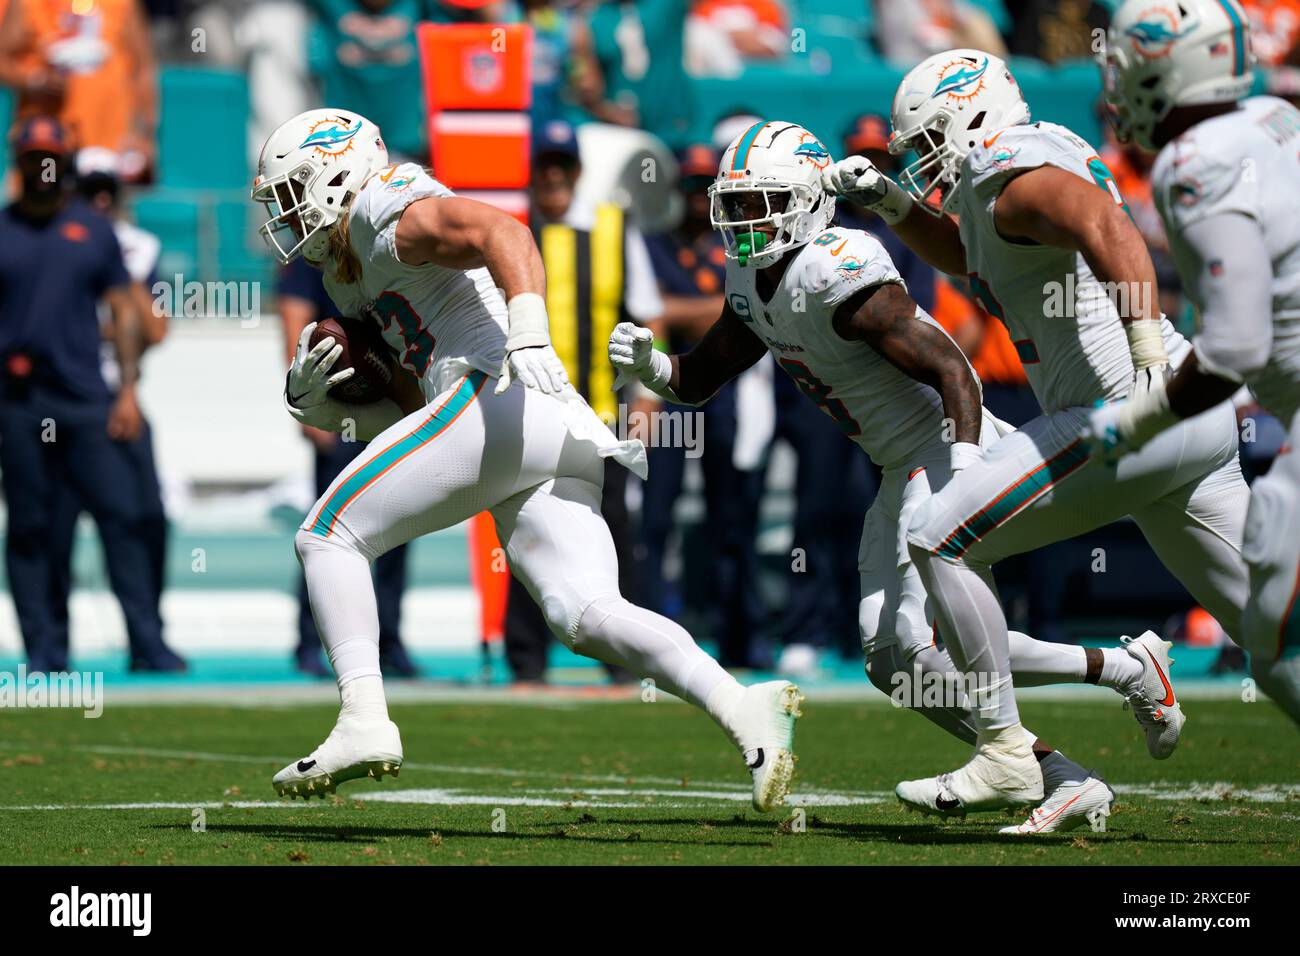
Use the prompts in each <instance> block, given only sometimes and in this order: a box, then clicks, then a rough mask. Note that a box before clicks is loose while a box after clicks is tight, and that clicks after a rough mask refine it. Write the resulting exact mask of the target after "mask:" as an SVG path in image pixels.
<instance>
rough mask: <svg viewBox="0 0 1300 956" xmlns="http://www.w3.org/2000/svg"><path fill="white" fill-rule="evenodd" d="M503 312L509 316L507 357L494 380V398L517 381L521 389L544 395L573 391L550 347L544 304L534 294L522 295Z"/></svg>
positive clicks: (565, 373) (562, 364)
mask: <svg viewBox="0 0 1300 956" xmlns="http://www.w3.org/2000/svg"><path fill="white" fill-rule="evenodd" d="M506 309H507V311H508V312H509V317H508V318H509V331H508V332H507V333H506V357H505V359H504V360H502V362H501V373H500V375H498V376H497V387H496V394H498V395H500V394H501V393H502V392H504V391H505V390H506V389H508V388H509V387H510V383H511V382H513V381H514V380H515V379H516V378H518V379H519V382H520V384H522V385H523V386H524V388H534V389H536V390H537V391H539V392H544V393H545V394H547V395H555V394H558V393H560V392H563V391H564V390H565V389H571V388H573V386H572V385H570V384H569V373H568V372H566V371H565V370H564V363H563V362H561V361H560V357H559V356H558V355H556V354H555V349H554V348H552V347H551V333H550V320H549V319H548V318H547V315H546V300H545V299H543V298H542V297H541V296H540V295H538V294H537V293H535V292H521V293H519V294H518V295H516V296H514V297H513V298H512V299H511V300H510V301H509V302H507V303H506Z"/></svg>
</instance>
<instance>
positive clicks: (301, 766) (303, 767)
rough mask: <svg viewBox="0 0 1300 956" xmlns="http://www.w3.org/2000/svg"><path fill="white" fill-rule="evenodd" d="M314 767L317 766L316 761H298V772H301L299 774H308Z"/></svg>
mask: <svg viewBox="0 0 1300 956" xmlns="http://www.w3.org/2000/svg"><path fill="white" fill-rule="evenodd" d="M314 766H316V761H314V760H299V761H298V772H299V773H306V772H307V771H308V770H310V769H311V768H312V767H314Z"/></svg>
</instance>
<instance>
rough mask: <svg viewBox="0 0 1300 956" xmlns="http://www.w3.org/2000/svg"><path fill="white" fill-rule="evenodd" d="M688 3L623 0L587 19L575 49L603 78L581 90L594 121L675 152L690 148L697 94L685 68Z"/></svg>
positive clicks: (680, 0)
mask: <svg viewBox="0 0 1300 956" xmlns="http://www.w3.org/2000/svg"><path fill="white" fill-rule="evenodd" d="M689 10H690V3H689V2H688V0H621V2H608V3H601V4H598V5H597V6H595V7H594V8H592V9H591V10H590V12H589V13H588V14H587V24H588V31H587V33H586V34H585V35H583V36H581V37H580V38H579V40H580V42H579V43H577V44H575V47H576V53H577V54H578V55H586V54H587V53H588V52H590V53H591V54H592V55H594V57H595V61H596V62H597V63H598V64H599V69H600V75H599V79H598V80H597V78H596V77H590V78H587V83H586V85H585V86H583V87H581V88H580V93H581V94H582V97H583V101H582V104H581V105H582V106H583V107H584V108H585V109H587V110H589V111H590V112H591V113H592V115H593V116H595V118H597V119H599V120H601V121H603V122H606V123H617V124H619V125H621V126H636V127H640V128H641V129H644V130H647V131H649V132H651V133H653V134H654V135H655V136H658V137H659V138H660V139H662V140H663V141H664V142H665V143H666V144H667V145H668V147H669V148H670V149H682V148H684V147H685V146H686V145H687V144H688V140H689V136H690V129H691V124H692V122H693V120H694V118H695V111H696V103H695V93H694V88H693V87H692V85H691V82H690V78H689V77H688V76H687V75H686V71H685V69H684V68H683V63H684V56H685V43H686V40H685V34H686V15H687V13H688V12H689Z"/></svg>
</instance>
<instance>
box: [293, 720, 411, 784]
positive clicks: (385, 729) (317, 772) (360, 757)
mask: <svg viewBox="0 0 1300 956" xmlns="http://www.w3.org/2000/svg"><path fill="white" fill-rule="evenodd" d="M401 768H402V738H401V735H400V734H399V733H398V731H397V725H396V724H395V723H393V722H392V721H391V720H385V719H379V720H375V719H363V718H360V717H346V716H342V715H340V717H339V720H338V723H336V724H335V725H334V729H333V730H331V731H330V735H329V736H328V737H326V738H325V742H324V743H323V744H321V745H320V746H319V747H317V748H316V749H315V750H313V751H312V752H311V753H310V754H308V755H307V756H306V757H303V758H302V759H301V760H298V761H295V762H294V763H291V764H289V766H287V767H285V768H284V769H283V770H281V771H280V772H279V773H277V774H276V775H275V777H274V778H273V779H272V781H271V782H272V783H273V784H274V785H275V792H276V793H278V794H279V795H280V796H282V797H289V798H290V799H293V798H294V797H302V798H303V799H304V800H308V799H310V798H312V797H314V796H317V795H319V796H320V797H321V799H322V800H323V799H324V798H325V794H327V793H333V792H334V788H335V787H337V786H338V785H339V784H340V783H343V782H344V781H347V780H355V779H356V778H358V777H374V778H375V779H376V780H378V779H379V778H381V777H382V776H383V775H384V774H386V773H391V774H392V775H393V776H394V777H396V776H397V772H398V771H399V770H400V769H401Z"/></svg>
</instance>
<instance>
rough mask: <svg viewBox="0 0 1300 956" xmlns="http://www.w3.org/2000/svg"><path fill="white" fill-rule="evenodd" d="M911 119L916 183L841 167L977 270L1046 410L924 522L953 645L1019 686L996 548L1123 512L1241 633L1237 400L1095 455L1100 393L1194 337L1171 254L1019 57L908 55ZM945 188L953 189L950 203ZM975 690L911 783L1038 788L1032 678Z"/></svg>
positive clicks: (956, 790) (1157, 660)
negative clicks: (997, 690)
mask: <svg viewBox="0 0 1300 956" xmlns="http://www.w3.org/2000/svg"><path fill="white" fill-rule="evenodd" d="M893 127H894V132H893V136H892V138H891V141H890V151H891V152H895V153H899V154H902V153H905V152H908V151H915V153H916V154H917V159H916V160H915V161H914V162H913V163H911V164H910V165H909V166H908V167H907V168H906V169H905V170H904V173H903V176H902V180H903V183H902V185H899V184H897V183H894V182H893V181H892V180H890V179H888V178H887V177H885V176H883V175H882V174H881V173H880V172H879V171H878V170H876V169H875V168H874V167H873V166H872V165H871V163H870V162H869V161H868V160H866V159H865V158H862V157H851V158H849V159H846V160H843V161H842V162H841V163H839V164H837V165H836V166H835V167H833V168H832V169H831V170H829V171H828V175H827V181H828V185H829V186H830V187H831V188H832V190H833V191H835V192H838V193H840V194H842V195H846V196H848V197H849V198H851V199H853V200H854V201H857V202H858V203H860V204H862V205H865V206H868V207H870V208H873V209H875V210H876V211H877V212H879V213H880V214H881V215H882V216H883V217H884V218H885V219H886V220H887V221H888V222H890V223H891V224H893V226H894V229H895V231H896V232H897V233H898V235H899V236H900V237H901V238H902V239H903V240H904V241H905V242H907V243H908V244H909V245H910V246H911V247H912V248H914V249H915V250H916V251H917V252H918V253H920V254H921V255H922V256H924V257H925V258H926V259H927V261H929V262H930V263H931V264H932V265H934V266H935V267H937V268H940V269H942V270H943V271H945V272H948V273H950V274H953V275H960V276H969V277H970V281H971V283H972V286H973V287H974V289H975V291H976V294H977V295H978V297H979V298H980V300H981V301H982V304H983V305H984V307H985V308H986V309H987V310H988V311H989V312H990V313H992V314H993V315H996V316H998V317H999V318H1001V319H1002V320H1003V321H1004V322H1005V323H1006V324H1007V326H1008V328H1009V330H1010V332H1011V335H1012V338H1013V339H1014V340H1015V342H1016V347H1017V350H1018V351H1019V353H1020V357H1021V360H1022V361H1023V363H1024V366H1025V371H1026V373H1027V375H1028V377H1029V382H1030V385H1031V387H1032V388H1033V390H1034V393H1035V395H1036V396H1037V398H1038V401H1039V404H1040V405H1041V406H1042V408H1043V412H1044V414H1043V415H1042V416H1041V417H1039V418H1036V419H1034V420H1033V421H1031V422H1029V423H1028V424H1026V425H1025V426H1024V427H1023V428H1021V429H1020V430H1018V431H1016V432H1013V433H1011V434H1010V435H1007V436H1005V437H1003V438H1002V439H1001V440H999V441H998V442H996V443H994V444H993V445H992V446H991V447H989V448H987V449H985V452H984V454H983V456H982V457H981V458H980V460H978V461H975V462H973V463H971V464H970V465H969V466H968V467H967V468H965V469H964V470H963V471H962V473H961V474H960V475H959V476H958V477H957V478H956V479H955V480H954V481H952V482H950V483H949V484H948V485H947V486H946V487H945V488H944V489H942V490H941V491H939V492H937V493H936V494H935V495H933V496H932V497H931V498H930V499H928V500H927V501H926V502H925V503H924V504H922V505H921V506H920V508H918V509H917V511H916V513H915V514H914V515H913V517H912V519H911V522H910V525H909V527H908V531H907V537H908V541H909V544H910V546H911V553H912V556H913V559H914V560H915V561H916V563H917V567H918V569H919V570H920V573H921V577H922V579H923V580H924V582H925V585H926V593H927V594H928V595H929V597H930V599H931V600H932V601H933V602H934V605H935V613H936V617H937V618H938V621H939V629H940V632H941V633H942V634H943V635H944V637H945V639H946V640H947V644H948V647H949V650H950V652H951V653H952V656H953V660H954V662H955V663H956V664H957V665H958V667H959V668H961V669H962V671H963V672H966V673H968V674H978V675H988V674H991V675H993V677H992V678H991V680H990V679H989V678H987V677H986V678H985V680H986V681H987V682H989V683H990V684H993V685H995V686H1005V685H1006V684H1007V683H1008V682H1009V678H1010V676H1011V664H1010V661H1009V647H1008V638H1007V623H1006V617H1005V615H1004V613H1003V610H1002V606H1001V604H1000V602H999V600H998V596H997V591H996V589H995V587H994V584H993V579H992V576H991V575H990V574H989V568H990V567H991V566H992V565H993V564H994V563H996V562H997V561H999V560H1001V559H1002V558H1005V557H1007V556H1008V555H1011V554H1016V553H1019V552H1023V551H1028V550H1031V549H1033V548H1036V547H1040V546H1042V545H1044V544H1047V543H1049V542H1052V541H1058V540H1061V539H1063V538H1068V537H1072V536H1074V535H1077V534H1081V533H1083V532H1085V531H1088V530H1091V529H1093V528H1096V527H1099V526H1101V525H1104V524H1107V523H1109V522H1111V521H1114V520H1116V519H1118V518H1120V517H1123V516H1124V515H1132V516H1133V518H1134V520H1136V521H1137V523H1138V525H1139V527H1140V528H1141V529H1142V531H1143V534H1144V535H1145V536H1146V538H1147V540H1148V541H1149V542H1150V543H1151V545H1152V546H1153V548H1154V549H1155V551H1156V552H1157V554H1158V555H1159V557H1160V559H1161V560H1162V561H1163V562H1164V563H1165V565H1166V566H1167V567H1168V568H1169V569H1170V570H1172V571H1173V572H1174V573H1175V575H1176V576H1177V577H1178V578H1179V579H1180V580H1181V581H1182V582H1183V583H1184V584H1185V585H1186V586H1187V588H1188V590H1189V591H1191V592H1192V594H1193V596H1194V597H1195V598H1196V599H1197V600H1198V601H1199V602H1200V603H1201V604H1202V605H1204V606H1205V607H1206V608H1207V609H1208V610H1209V611H1210V612H1211V613H1212V614H1213V615H1214V616H1215V617H1216V618H1217V619H1218V620H1219V621H1220V622H1221V623H1222V624H1223V626H1224V627H1225V629H1226V630H1227V631H1228V633H1230V634H1240V632H1241V628H1240V624H1241V609H1242V607H1243V605H1244V603H1245V598H1246V569H1245V565H1244V563H1243V562H1242V558H1241V547H1240V544H1241V527H1242V524H1243V522H1244V516H1245V509H1246V505H1247V501H1248V497H1249V492H1248V491H1247V488H1246V485H1245V482H1244V481H1243V479H1242V477H1241V472H1240V467H1239V465H1238V462H1237V429H1236V421H1235V418H1234V416H1233V413H1232V409H1231V408H1230V407H1228V406H1226V405H1225V406H1221V407H1219V408H1216V409H1214V410H1212V411H1209V412H1207V413H1206V414H1205V415H1204V416H1202V417H1200V418H1198V419H1196V420H1195V421H1193V422H1189V423H1186V424H1183V425H1180V426H1178V427H1177V428H1176V429H1174V430H1171V431H1170V432H1169V433H1167V434H1166V435H1163V436H1161V437H1160V438H1157V439H1155V440H1153V441H1152V442H1151V443H1150V445H1148V446H1147V447H1146V448H1144V449H1143V450H1142V451H1141V452H1140V453H1139V454H1136V455H1133V456H1131V457H1129V458H1128V459H1126V460H1125V461H1124V462H1122V463H1121V464H1120V465H1119V466H1118V467H1117V468H1108V467H1107V466H1106V465H1105V464H1104V463H1102V462H1098V461H1093V460H1091V459H1090V457H1089V454H1088V449H1087V447H1086V445H1085V442H1084V440H1083V437H1082V436H1083V432H1084V430H1085V428H1086V426H1087V422H1088V414H1089V412H1090V410H1091V408H1092V406H1093V404H1094V403H1096V402H1099V401H1116V400H1119V399H1122V398H1127V397H1129V396H1130V395H1132V394H1140V393H1142V392H1145V391H1148V390H1150V389H1152V388H1157V387H1159V386H1160V385H1161V384H1162V383H1163V379H1164V374H1165V369H1166V367H1167V366H1169V365H1170V364H1171V362H1172V364H1174V365H1177V364H1178V363H1179V362H1181V361H1182V360H1183V358H1184V357H1185V356H1186V354H1187V353H1188V352H1189V351H1190V346H1189V345H1188V343H1187V342H1186V341H1185V340H1184V339H1183V338H1182V337H1181V336H1180V335H1178V334H1177V332H1175V331H1174V329H1173V328H1172V327H1171V326H1170V325H1169V323H1168V322H1166V321H1165V320H1164V319H1163V318H1162V317H1161V316H1160V314H1159V312H1158V310H1157V308H1156V306H1155V300H1156V296H1155V271H1154V268H1153V266H1152V265H1151V260H1150V257H1149V256H1148V254H1147V251H1146V247H1145V246H1144V244H1143V241H1142V237H1141V234H1140V233H1139V232H1138V230H1137V228H1136V227H1135V226H1134V225H1133V223H1132V221H1131V220H1130V219H1129V217H1128V215H1127V210H1126V208H1125V207H1124V204H1123V199H1122V198H1121V197H1120V195H1119V193H1118V190H1117V189H1116V187H1115V183H1114V179H1113V177H1112V176H1111V175H1110V173H1109V171H1108V170H1107V169H1106V167H1105V165H1104V164H1103V163H1102V162H1101V160H1100V159H1099V158H1098V157H1097V155H1096V153H1095V152H1094V151H1093V149H1092V148H1091V147H1089V146H1088V145H1087V144H1086V143H1085V142H1084V141H1083V140H1081V139H1079V137H1077V136H1075V135H1074V134H1073V133H1071V132H1070V131H1069V130H1067V129H1065V128H1063V127H1061V126H1057V125H1055V124H1052V123H1034V124H1031V123H1030V121H1029V107H1028V105H1027V104H1026V103H1025V101H1024V98H1023V96H1022V95H1021V93H1020V88H1019V86H1018V85H1017V84H1016V82H1015V80H1014V79H1013V78H1012V76H1011V73H1010V71H1009V70H1008V69H1007V66H1006V64H1005V63H1003V62H1002V61H1001V60H1000V59H998V58H997V57H994V56H990V55H988V54H986V53H981V52H979V51H976V50H953V51H950V52H947V53H941V54H938V55H936V56H933V57H931V58H929V59H927V60H926V61H925V62H923V63H921V64H920V65H919V66H918V67H916V68H915V69H913V70H912V71H911V72H910V73H908V74H907V76H905V77H904V78H903V81H902V83H901V84H900V86H899V89H898V92H897V94H896V95H895V98H894V104H893ZM937 193H941V194H942V201H941V202H933V203H932V202H931V200H932V199H933V198H936V194H937ZM948 210H954V211H956V213H957V219H953V218H952V217H950V216H948V215H947V211H948ZM1169 646H1170V645H1168V644H1167V643H1165V642H1162V641H1161V642H1157V641H1153V642H1151V644H1150V645H1149V646H1148V647H1147V648H1145V651H1144V652H1145V653H1146V654H1147V655H1149V657H1150V662H1151V664H1152V665H1153V667H1154V670H1155V672H1156V674H1157V675H1158V677H1159V678H1160V680H1161V684H1157V685H1155V688H1153V697H1152V701H1151V703H1152V705H1153V706H1152V710H1151V711H1150V712H1149V713H1148V714H1146V715H1145V717H1146V720H1147V722H1148V727H1149V730H1150V732H1151V734H1152V737H1151V739H1149V744H1150V745H1151V747H1152V752H1153V753H1154V754H1156V755H1157V756H1167V755H1168V753H1169V752H1171V751H1172V749H1173V747H1174V746H1175V744H1176V743H1177V740H1178V735H1179V733H1180V730H1181V727H1182V723H1183V715H1182V712H1181V708H1180V707H1179V705H1178V703H1177V700H1176V698H1175V695H1174V693H1173V691H1172V689H1171V688H1169V687H1168V685H1167V683H1165V680H1166V678H1167V676H1168V666H1169V658H1168V647H1169ZM1162 685H1163V686H1162ZM977 704H978V706H977V707H976V708H975V711H974V712H973V714H972V720H973V721H974V722H975V725H976V727H977V729H978V731H979V741H978V744H977V746H976V750H975V754H974V756H973V757H972V759H971V761H970V762H969V763H967V764H966V765H965V766H963V767H962V768H960V769H959V770H957V771H955V772H953V773H951V774H943V775H940V776H938V777H934V778H930V779H926V780H913V781H905V782H903V783H901V784H900V785H899V787H898V790H897V792H898V795H899V797H900V798H901V799H903V800H904V801H905V802H907V803H911V804H915V805H920V806H934V805H935V804H936V803H937V802H942V803H949V802H952V801H956V802H957V803H960V804H962V805H971V804H975V805H983V806H996V805H998V804H1005V803H1019V802H1024V801H1025V800H1026V799H1032V797H1033V793H1034V791H1033V787H1034V779H1033V775H1032V773H1031V772H1030V771H1031V769H1032V766H1033V764H1032V761H1033V756H1032V754H1031V752H1030V750H1029V748H1028V746H1026V744H1025V734H1024V732H1023V729H1022V728H1021V726H1020V717H1019V713H1018V710H1017V707H1016V701H1015V697H1014V694H1012V693H1010V692H1008V693H1003V694H999V695H997V696H996V698H993V697H990V699H989V700H987V701H978V702H977Z"/></svg>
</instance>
